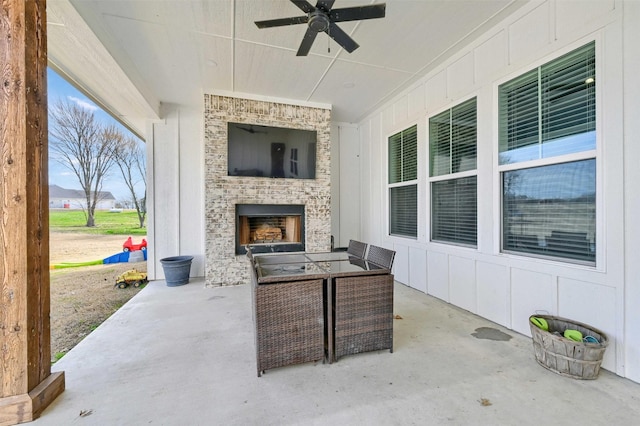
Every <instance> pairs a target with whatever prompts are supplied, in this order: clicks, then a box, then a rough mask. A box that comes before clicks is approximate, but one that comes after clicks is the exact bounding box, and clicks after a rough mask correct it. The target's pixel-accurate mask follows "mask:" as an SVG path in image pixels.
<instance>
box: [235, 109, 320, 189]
mask: <svg viewBox="0 0 640 426" xmlns="http://www.w3.org/2000/svg"><path fill="white" fill-rule="evenodd" d="M227 130H228V132H227V134H228V147H227V148H228V162H227V165H228V173H227V174H228V176H255V177H270V178H292V179H315V178H316V146H317V132H316V131H313V130H301V129H288V128H284V127H271V126H258V125H255V124H244V123H231V122H230V123H228V125H227Z"/></svg>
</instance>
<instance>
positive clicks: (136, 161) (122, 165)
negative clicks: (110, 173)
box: [116, 138, 147, 228]
mask: <svg viewBox="0 0 640 426" xmlns="http://www.w3.org/2000/svg"><path fill="white" fill-rule="evenodd" d="M116 164H117V165H118V168H119V169H120V172H121V173H122V178H123V179H124V183H125V184H126V185H127V188H129V192H130V193H131V200H132V202H133V206H134V207H135V209H136V212H137V213H138V220H139V221H140V228H143V227H144V220H145V217H146V215H147V209H146V203H147V179H146V173H147V163H146V159H145V151H144V150H143V149H142V146H141V145H140V142H138V141H137V140H135V139H134V138H128V139H126V140H125V141H124V142H123V143H121V144H120V146H119V147H118V150H117V151H116ZM140 180H141V181H142V183H143V184H144V195H143V196H142V197H139V196H138V194H137V193H136V185H137V184H138V182H140Z"/></svg>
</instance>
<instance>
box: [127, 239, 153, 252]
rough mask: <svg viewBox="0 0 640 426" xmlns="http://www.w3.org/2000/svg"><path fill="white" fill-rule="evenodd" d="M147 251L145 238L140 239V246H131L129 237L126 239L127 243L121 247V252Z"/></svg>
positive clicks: (131, 242)
mask: <svg viewBox="0 0 640 426" xmlns="http://www.w3.org/2000/svg"><path fill="white" fill-rule="evenodd" d="M146 249H147V240H146V239H145V238H143V239H142V242H141V243H140V244H133V241H132V240H131V237H129V238H127V241H125V242H124V244H123V245H122V251H136V250H146Z"/></svg>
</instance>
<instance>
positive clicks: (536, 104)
mask: <svg viewBox="0 0 640 426" xmlns="http://www.w3.org/2000/svg"><path fill="white" fill-rule="evenodd" d="M594 46H595V45H594V43H590V44H588V45H586V46H583V47H581V48H579V49H576V50H574V51H572V52H569V53H568V54H566V55H564V56H562V57H560V58H558V59H556V60H554V61H552V62H550V63H548V64H545V65H542V66H541V67H540V68H538V69H535V70H532V71H529V72H527V73H525V74H523V75H522V76H520V77H517V78H515V79H513V80H510V81H508V82H506V83H504V84H502V85H500V87H499V88H498V92H499V94H498V102H499V106H498V110H499V123H498V126H499V151H500V158H499V160H500V164H508V163H515V162H519V161H527V160H534V159H538V158H547V157H550V156H554V155H564V154H570V153H573V152H580V151H585V150H591V149H594V148H595V138H593V137H590V136H589V137H585V138H582V139H581V142H582V143H577V141H578V140H577V139H574V141H573V143H571V144H563V145H562V146H558V145H557V144H556V146H554V147H553V148H543V149H539V145H540V144H543V145H544V144H546V143H555V142H556V141H557V140H559V139H565V138H567V137H569V136H573V135H581V134H586V133H590V132H593V131H595V125H596V124H595V122H596V116H595V114H596V109H595V47H594Z"/></svg>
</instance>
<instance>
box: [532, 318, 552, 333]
mask: <svg viewBox="0 0 640 426" xmlns="http://www.w3.org/2000/svg"><path fill="white" fill-rule="evenodd" d="M529 321H531V322H532V323H533V325H535V326H537V327H538V328H541V329H543V330H544V331H549V324H547V320H546V319H544V318H540V317H531V318H529Z"/></svg>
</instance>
